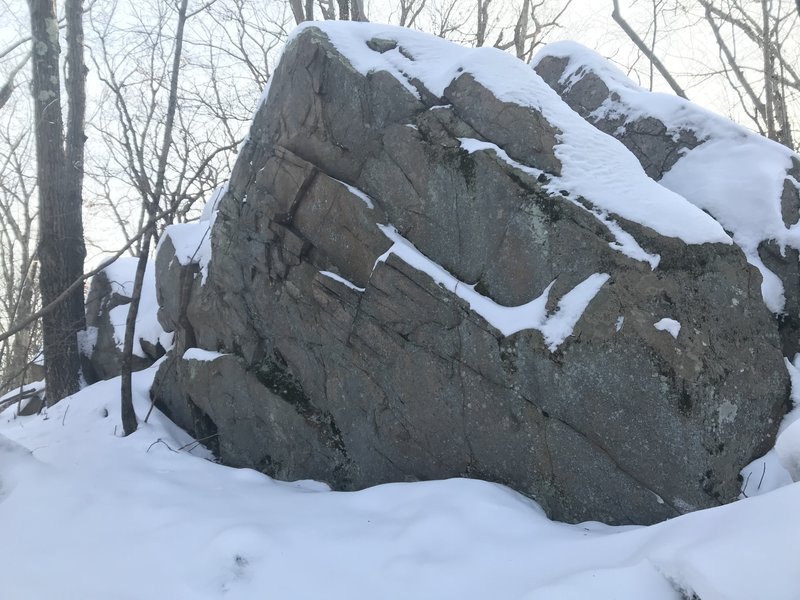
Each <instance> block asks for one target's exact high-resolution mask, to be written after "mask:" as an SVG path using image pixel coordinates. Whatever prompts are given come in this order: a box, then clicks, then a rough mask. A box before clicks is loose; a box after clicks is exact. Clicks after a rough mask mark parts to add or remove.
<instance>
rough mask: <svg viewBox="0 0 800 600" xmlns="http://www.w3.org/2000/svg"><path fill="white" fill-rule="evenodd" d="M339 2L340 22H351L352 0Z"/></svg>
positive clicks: (340, 0) (339, 0)
mask: <svg viewBox="0 0 800 600" xmlns="http://www.w3.org/2000/svg"><path fill="white" fill-rule="evenodd" d="M338 2H339V20H341V21H349V20H350V0H338Z"/></svg>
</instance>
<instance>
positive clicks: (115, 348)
mask: <svg viewBox="0 0 800 600" xmlns="http://www.w3.org/2000/svg"><path fill="white" fill-rule="evenodd" d="M137 262H138V259H136V258H131V257H121V258H118V259H117V260H116V261H115V262H113V263H112V264H110V265H108V266H107V267H105V268H104V269H103V270H102V271H100V272H99V273H98V274H97V275H95V276H94V277H92V282H91V284H90V286H89V293H88V295H87V297H86V332H85V334H84V337H83V343H82V351H83V357H84V360H83V370H84V377H85V378H86V380H87V381H88V382H89V383H94V382H95V381H99V380H101V379H111V378H112V377H116V376H117V375H119V374H120V367H121V364H122V362H121V361H122V347H123V344H124V341H125V322H126V319H127V316H128V306H129V304H130V302H131V294H132V293H133V280H134V275H135V273H136V264H137ZM156 312H157V304H156V300H155V272H154V269H153V265H150V266H149V267H148V269H147V271H146V273H145V280H144V286H143V289H142V299H141V301H140V309H139V313H138V314H139V318H138V320H137V323H136V330H135V332H136V333H135V335H136V342H135V343H134V349H133V357H132V368H133V370H134V371H139V370H141V369H145V368H147V367H149V366H150V365H152V364H153V363H154V362H155V361H156V360H158V359H159V358H160V357H162V356H163V355H164V353H165V352H166V349H167V348H168V347H169V346H170V344H171V338H170V336H168V335H167V334H166V333H165V332H164V331H163V329H162V328H161V327H160V326H159V325H158V322H157V320H156Z"/></svg>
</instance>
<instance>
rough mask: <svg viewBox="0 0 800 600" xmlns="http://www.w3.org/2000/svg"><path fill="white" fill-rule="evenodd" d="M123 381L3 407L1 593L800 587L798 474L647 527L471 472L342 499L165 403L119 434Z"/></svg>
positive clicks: (176, 599)
mask: <svg viewBox="0 0 800 600" xmlns="http://www.w3.org/2000/svg"><path fill="white" fill-rule="evenodd" d="M153 375H154V369H152V368H151V369H148V370H146V371H143V372H140V373H137V374H135V375H134V387H135V397H136V405H137V412H138V414H139V416H140V418H142V417H143V416H144V415H145V414H146V412H147V410H148V408H149V401H148V389H149V387H150V384H151V381H152V378H153ZM118 386H119V381H118V380H116V379H115V380H111V381H107V382H101V383H98V384H96V385H93V386H91V387H89V388H86V389H85V390H83V391H82V392H80V393H79V394H77V395H75V396H73V397H71V398H68V399H66V400H64V401H62V402H61V403H59V404H58V405H57V406H55V407H54V408H51V409H50V410H49V411H48V412H47V414H46V415H43V416H41V415H40V416H34V417H25V418H22V417H14V412H13V409H10V410H7V411H6V412H4V413H2V414H0V533H1V534H2V539H3V543H2V544H0V598H4V599H9V600H53V599H59V600H62V599H63V600H71V599H74V600H93V599H97V600H117V599H119V600H128V599H148V600H153V599H169V600H181V599H186V600H204V599H212V598H213V599H216V598H219V599H222V598H225V599H228V598H242V599H254V598H281V599H286V598H292V599H310V598H326V599H336V598H341V599H347V600H352V599H354V598H365V599H366V598H369V599H375V598H380V599H391V598H397V599H403V600H407V599H408V598H416V599H426V598H430V599H434V598H435V599H437V600H443V599H448V598H453V599H456V598H458V599H468V598H475V599H481V600H485V599H488V598H498V599H504V600H507V599H509V600H510V599H517V598H518V599H523V598H524V599H526V600H534V599H537V600H542V599H559V600H566V599H572V598H574V599H581V600H583V599H586V598H592V599H593V600H596V599H611V598H615V599H630V600H633V599H636V600H642V599H648V600H661V599H664V600H667V599H670V600H678V599H680V598H681V592H679V591H678V590H680V589H687V590H688V589H691V590H692V591H693V592H694V593H696V594H697V595H698V596H699V597H700V598H702V600H718V599H731V600H733V599H741V600H753V599H765V600H766V599H769V600H782V599H786V600H790V599H797V598H800V570H798V569H797V564H798V557H800V510H799V509H798V507H800V485H798V484H792V485H788V486H785V487H782V488H780V489H778V490H775V491H772V492H769V493H767V494H764V495H761V496H758V497H755V498H750V499H747V500H742V501H739V502H736V503H734V504H731V505H727V506H724V507H721V508H717V509H713V510H706V511H701V512H697V513H693V514H690V515H686V516H683V517H680V518H676V519H673V520H671V521H668V522H665V523H662V524H659V525H655V526H651V527H608V526H605V525H602V524H599V523H583V524H580V525H566V524H562V523H556V522H553V521H550V520H548V519H547V517H545V515H544V514H543V513H542V511H541V510H540V509H539V507H538V506H537V505H536V504H534V503H533V502H531V501H529V500H527V499H526V498H524V497H522V496H520V495H518V494H516V493H515V492H513V491H511V490H509V489H507V488H504V487H502V486H498V485H494V484H491V483H486V482H481V481H469V480H463V479H453V480H449V481H433V482H424V483H403V484H389V485H382V486H378V487H374V488H371V489H368V490H364V491H361V492H350V493H337V492H331V491H329V490H328V489H327V488H326V487H325V486H324V485H323V484H320V483H315V482H308V481H306V482H296V483H282V482H278V481H275V480H272V479H270V478H269V477H266V476H264V475H261V474H259V473H257V472H255V471H252V470H248V469H233V468H228V467H223V466H220V465H217V464H215V463H213V462H211V461H209V460H207V458H208V454H207V453H206V451H205V450H204V449H203V448H202V447H200V446H198V445H197V444H196V443H194V442H193V440H192V439H191V438H190V437H188V436H187V435H186V434H185V433H184V432H182V431H180V430H179V429H177V428H176V427H175V426H174V425H172V424H171V423H170V422H169V421H168V420H167V419H166V418H165V417H164V416H163V415H162V414H160V413H159V412H158V411H157V410H154V411H153V414H152V415H151V416H150V420H149V423H148V424H146V425H142V426H141V428H140V429H139V431H138V432H136V433H135V434H134V435H132V436H130V437H128V438H122V437H119V433H120V429H121V428H120V425H119V421H120V419H119V408H118V404H119V393H118ZM689 597H691V594H689Z"/></svg>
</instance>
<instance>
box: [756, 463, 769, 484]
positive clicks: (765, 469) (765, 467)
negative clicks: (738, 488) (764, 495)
mask: <svg viewBox="0 0 800 600" xmlns="http://www.w3.org/2000/svg"><path fill="white" fill-rule="evenodd" d="M766 474H767V461H764V469H763V470H762V471H761V479H759V480H758V488H756V489H759V490H760V489H761V484H762V483H764V475H766Z"/></svg>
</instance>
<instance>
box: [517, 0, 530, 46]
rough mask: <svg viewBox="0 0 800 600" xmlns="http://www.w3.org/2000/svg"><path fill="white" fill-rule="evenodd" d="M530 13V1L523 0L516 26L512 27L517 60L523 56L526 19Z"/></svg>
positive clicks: (526, 28) (526, 27)
mask: <svg viewBox="0 0 800 600" xmlns="http://www.w3.org/2000/svg"><path fill="white" fill-rule="evenodd" d="M530 11H531V0H524V2H523V3H522V10H521V11H520V13H519V19H517V25H516V27H514V51H515V53H516V55H517V58H520V59H521V58H523V57H524V56H525V37H526V36H527V35H528V19H529V13H530Z"/></svg>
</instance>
